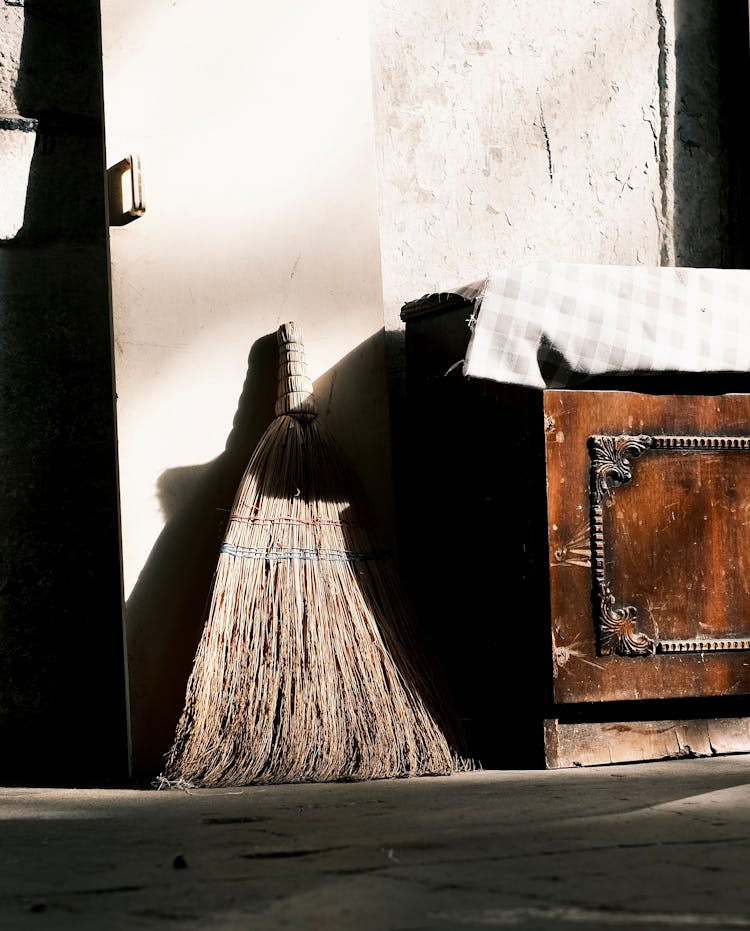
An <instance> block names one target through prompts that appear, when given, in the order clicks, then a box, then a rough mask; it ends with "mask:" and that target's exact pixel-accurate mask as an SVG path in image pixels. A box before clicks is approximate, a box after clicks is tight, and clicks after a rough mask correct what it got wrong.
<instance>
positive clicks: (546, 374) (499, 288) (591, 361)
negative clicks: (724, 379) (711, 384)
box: [457, 263, 750, 388]
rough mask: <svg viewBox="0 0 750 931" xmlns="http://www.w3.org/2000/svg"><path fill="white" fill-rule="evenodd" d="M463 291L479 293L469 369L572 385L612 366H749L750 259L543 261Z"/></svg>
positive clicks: (513, 379) (504, 378)
mask: <svg viewBox="0 0 750 931" xmlns="http://www.w3.org/2000/svg"><path fill="white" fill-rule="evenodd" d="M457 293H461V289H459V290H458V291H457ZM464 293H466V294H471V295H472V296H473V295H476V296H475V297H474V312H473V314H472V320H471V326H472V334H471V338H470V341H469V346H468V349H467V352H466V358H465V360H464V365H463V371H464V374H465V375H466V376H468V377H474V378H487V379H492V380H495V381H500V382H504V383H509V384H519V385H527V386H530V387H537V388H565V387H570V386H572V385H574V384H577V383H579V382H580V381H581V380H582V379H583V380H585V378H586V377H588V376H593V375H602V374H607V373H610V374H614V373H620V374H634V373H649V372H654V373H658V372H661V373H665V372H744V371H750V271H747V270H744V269H718V268H672V267H656V268H654V267H652V268H648V267H644V266H614V265H580V264H564V263H540V264H535V265H524V266H516V267H510V268H507V269H501V270H498V271H496V272H494V273H492V274H490V275H488V276H487V277H486V279H485V280H483V281H482V282H480V283H479V286H477V283H474V284H472V285H469V286H467V288H466V289H465V292H464Z"/></svg>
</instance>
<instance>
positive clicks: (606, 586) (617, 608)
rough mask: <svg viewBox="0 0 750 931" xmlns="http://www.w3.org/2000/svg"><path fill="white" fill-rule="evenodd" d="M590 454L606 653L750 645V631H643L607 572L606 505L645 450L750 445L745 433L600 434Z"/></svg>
mask: <svg viewBox="0 0 750 931" xmlns="http://www.w3.org/2000/svg"><path fill="white" fill-rule="evenodd" d="M588 449H589V458H590V463H591V467H590V527H591V554H592V567H593V578H594V603H595V607H596V608H597V609H598V617H597V619H596V623H597V640H598V652H599V653H600V654H601V655H605V656H606V655H610V654H613V653H614V654H617V655H619V656H649V655H653V654H654V653H703V652H719V651H731V650H750V635H749V636H744V635H743V636H739V637H723V638H704V639H699V638H695V639H686V640H670V639H653V638H651V637H649V636H648V635H647V634H646V633H644V632H643V631H639V630H638V621H637V619H638V609H637V608H636V607H634V606H633V605H623V604H618V600H617V598H616V596H615V595H614V594H613V592H612V590H611V587H610V583H609V581H608V579H607V576H606V568H605V539H604V537H605V533H604V508H603V504H604V503H606V502H607V499H608V498H609V497H610V496H611V495H612V493H613V491H614V489H615V488H617V487H619V486H622V485H626V484H628V483H629V482H630V481H631V480H632V478H633V469H632V460H634V459H637V458H638V457H640V456H642V455H643V454H644V453H645V452H646V451H658V450H695V451H697V452H700V451H702V450H709V451H713V452H717V451H723V450H750V437H745V436H674V435H665V436H649V435H645V434H639V435H633V436H631V435H628V434H620V435H604V434H595V435H592V436H590V437H589V440H588Z"/></svg>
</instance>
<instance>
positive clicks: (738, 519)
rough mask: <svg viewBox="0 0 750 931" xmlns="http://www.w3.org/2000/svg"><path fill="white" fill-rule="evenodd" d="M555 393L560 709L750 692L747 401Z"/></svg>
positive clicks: (550, 444) (550, 396)
mask: <svg viewBox="0 0 750 931" xmlns="http://www.w3.org/2000/svg"><path fill="white" fill-rule="evenodd" d="M545 394H546V395H547V397H546V399H545V416H546V421H545V424H546V436H547V444H546V445H547V484H548V520H549V526H548V536H549V546H550V567H551V571H550V576H551V579H550V593H551V606H552V634H553V644H554V645H553V665H554V669H553V671H554V674H555V684H554V692H555V700H556V701H561V702H564V701H591V700H601V701H615V700H623V699H629V698H631V699H643V698H660V697H664V698H667V697H672V698H674V697H687V696H696V697H697V696H704V695H722V694H732V695H737V694H745V693H748V692H750V672H749V670H750V396H748V395H722V396H715V397H712V396H708V397H702V396H693V397H686V396H666V395H661V396H650V395H642V394H635V393H632V392H587V391H560V392H555V391H550V392H545ZM584 532H587V534H588V538H589V539H588V554H587V553H586V546H585V544H584V542H583V540H584Z"/></svg>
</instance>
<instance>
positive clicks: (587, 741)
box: [544, 718, 750, 769]
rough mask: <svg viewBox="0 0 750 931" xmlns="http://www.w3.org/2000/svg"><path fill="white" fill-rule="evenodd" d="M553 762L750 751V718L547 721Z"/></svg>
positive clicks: (569, 763) (547, 748)
mask: <svg viewBox="0 0 750 931" xmlns="http://www.w3.org/2000/svg"><path fill="white" fill-rule="evenodd" d="M544 744H545V756H546V761H547V767H548V768H549V769H563V768H566V767H570V766H601V765H605V764H609V763H626V762H636V761H643V760H661V759H670V758H676V757H692V756H714V755H718V754H727V753H748V752H750V718H709V719H705V720H685V721H624V722H618V721H608V722H604V723H602V722H597V723H591V722H580V723H561V722H560V721H558V720H555V719H549V720H546V721H545V722H544Z"/></svg>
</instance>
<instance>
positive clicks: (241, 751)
mask: <svg viewBox="0 0 750 931" xmlns="http://www.w3.org/2000/svg"><path fill="white" fill-rule="evenodd" d="M278 338H279V343H280V366H279V368H280V384H279V399H278V402H277V407H276V413H277V416H276V418H275V419H274V420H273V422H272V423H271V424H270V426H269V427H268V429H267V430H266V432H265V433H264V435H263V436H262V438H261V440H260V442H259V444H258V446H257V448H256V450H255V452H254V454H253V456H252V458H251V460H250V463H249V465H248V467H247V470H246V471H245V474H244V476H243V479H242V482H241V484H240V487H239V489H238V491H237V494H236V497H235V501H234V504H233V506H232V510H231V512H230V518H229V524H228V527H227V531H226V535H225V539H224V543H223V545H222V547H221V551H220V554H219V558H218V566H217V571H216V575H215V578H214V583H213V588H212V593H211V598H210V604H209V609H208V614H207V618H206V621H205V626H204V629H203V634H202V637H201V640H200V643H199V646H198V649H197V652H196V656H195V661H194V665H193V670H192V673H191V676H190V679H189V681H188V686H187V693H186V699H185V707H184V710H183V713H182V717H181V719H180V721H179V723H178V726H177V732H176V736H175V740H174V743H173V746H172V748H171V750H170V751H169V753H168V755H167V762H166V767H165V771H164V773H163V779H165V780H166V781H167V782H178V783H182V784H184V783H189V784H191V785H202V786H226V785H242V784H250V783H261V782H269V783H272V782H273V783H275V782H304V781H331V780H341V779H375V778H385V777H393V776H409V775H425V774H447V773H450V772H453V771H455V770H456V769H466V768H470V765H469V764H468V762H467V761H465V760H462V759H461V757H460V756H459V755H458V753H457V751H456V748H455V745H454V744H453V741H452V736H453V735H452V733H451V722H450V718H449V717H448V716H447V714H446V712H445V707H446V706H445V705H444V704H443V695H442V692H441V690H440V689H439V688H438V687H437V686H436V685H435V684H434V682H433V681H432V679H431V675H430V671H429V669H427V668H426V667H424V666H423V658H422V657H421V655H420V653H419V646H418V644H417V643H416V640H415V634H416V628H415V626H414V619H413V618H412V616H411V612H410V609H409V606H408V605H407V603H406V601H405V599H404V598H403V594H402V591H401V588H400V585H399V582H398V579H397V575H396V573H395V568H394V566H393V564H392V561H391V560H390V559H388V558H387V557H386V556H385V555H384V554H382V553H380V552H379V551H378V548H377V546H376V544H375V542H374V540H373V536H372V533H371V531H370V528H369V526H368V523H367V521H366V519H365V517H364V515H363V514H361V513H360V512H359V510H360V509H359V507H358V503H357V502H356V501H355V500H352V497H353V496H352V494H351V492H352V487H353V484H354V479H353V477H352V476H351V474H350V473H349V472H348V470H347V468H346V467H345V465H344V463H343V460H342V457H341V454H340V452H339V450H338V448H337V447H336V445H335V444H334V442H333V440H332V438H331V437H330V436H329V435H328V434H327V432H326V431H325V430H324V429H323V428H322V427H321V426H320V425H319V423H318V422H317V420H316V419H315V417H316V409H315V402H314V398H313V395H312V385H311V383H310V381H309V378H308V377H307V372H306V370H305V365H304V355H303V351H302V345H301V335H300V332H299V329H298V328H297V327H296V326H295V325H294V324H287V325H285V326H284V327H281V328H280V329H279V333H278Z"/></svg>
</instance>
